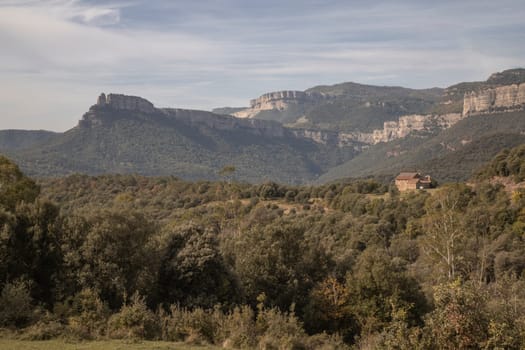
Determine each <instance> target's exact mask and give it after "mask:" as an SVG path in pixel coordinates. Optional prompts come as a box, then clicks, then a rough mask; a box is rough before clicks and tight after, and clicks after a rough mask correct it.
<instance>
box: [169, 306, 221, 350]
mask: <svg viewBox="0 0 525 350" xmlns="http://www.w3.org/2000/svg"><path fill="white" fill-rule="evenodd" d="M159 318H160V320H161V325H162V326H161V327H162V339H163V340H167V341H185V342H189V343H194V344H202V343H214V342H216V341H218V338H220V337H219V332H220V329H221V324H222V320H223V319H224V315H223V314H222V312H220V311H219V310H218V309H215V310H214V311H206V310H204V309H202V308H196V309H195V310H193V311H190V310H188V309H184V308H181V307H179V306H177V305H172V306H171V307H170V312H169V313H165V312H163V311H160V317H159Z"/></svg>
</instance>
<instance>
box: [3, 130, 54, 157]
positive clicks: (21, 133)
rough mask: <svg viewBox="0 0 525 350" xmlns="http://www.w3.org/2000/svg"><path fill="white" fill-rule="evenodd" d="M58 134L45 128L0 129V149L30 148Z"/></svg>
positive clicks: (5, 150) (6, 150)
mask: <svg viewBox="0 0 525 350" xmlns="http://www.w3.org/2000/svg"><path fill="white" fill-rule="evenodd" d="M58 135H60V134H59V133H55V132H51V131H45V130H0V151H4V152H8V151H13V150H20V149H24V148H30V147H33V146H35V145H38V144H40V143H45V142H48V141H50V140H51V139H53V138H54V137H56V136H58Z"/></svg>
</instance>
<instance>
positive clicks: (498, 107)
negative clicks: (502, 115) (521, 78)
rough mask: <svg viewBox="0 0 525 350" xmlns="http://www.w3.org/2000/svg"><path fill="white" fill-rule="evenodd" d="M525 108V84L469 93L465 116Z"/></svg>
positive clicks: (465, 99) (464, 104)
mask: <svg viewBox="0 0 525 350" xmlns="http://www.w3.org/2000/svg"><path fill="white" fill-rule="evenodd" d="M524 107H525V83H523V84H512V85H505V86H498V87H494V88H488V89H483V90H481V91H478V92H475V91H473V92H468V93H466V94H465V97H464V101H463V115H464V116H467V115H475V114H484V113H490V112H498V111H509V110H519V109H523V108H524Z"/></svg>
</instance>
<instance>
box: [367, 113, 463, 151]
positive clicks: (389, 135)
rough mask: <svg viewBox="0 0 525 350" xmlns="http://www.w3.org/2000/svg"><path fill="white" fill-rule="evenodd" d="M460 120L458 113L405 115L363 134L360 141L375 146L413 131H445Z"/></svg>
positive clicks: (460, 116)
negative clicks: (381, 127)
mask: <svg viewBox="0 0 525 350" xmlns="http://www.w3.org/2000/svg"><path fill="white" fill-rule="evenodd" d="M461 118H462V115H461V114H460V113H449V114H437V115H434V114H430V115H418V114H414V115H405V116H402V117H399V120H398V121H388V122H385V123H384V126H383V129H379V130H374V131H373V132H372V133H370V134H363V135H362V136H361V139H362V140H363V141H364V140H366V141H368V142H367V143H371V144H376V143H379V142H389V141H392V140H395V139H399V138H402V137H406V136H408V135H409V134H410V133H411V132H413V131H429V132H430V131H435V130H442V129H447V128H449V127H451V126H452V125H454V124H455V123H457V122H458V121H459V120H460V119H461Z"/></svg>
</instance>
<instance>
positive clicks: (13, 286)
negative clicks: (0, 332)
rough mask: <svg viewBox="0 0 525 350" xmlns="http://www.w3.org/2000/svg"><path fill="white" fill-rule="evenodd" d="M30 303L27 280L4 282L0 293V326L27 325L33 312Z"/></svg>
mask: <svg viewBox="0 0 525 350" xmlns="http://www.w3.org/2000/svg"><path fill="white" fill-rule="evenodd" d="M31 303H32V298H31V295H30V293H29V285H28V282H27V281H23V280H18V281H14V282H10V283H6V284H5V286H4V288H3V289H2V293H1V294H0V326H15V327H22V326H25V325H27V324H28V323H29V321H30V320H31V316H32V312H33V307H32V305H31Z"/></svg>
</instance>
